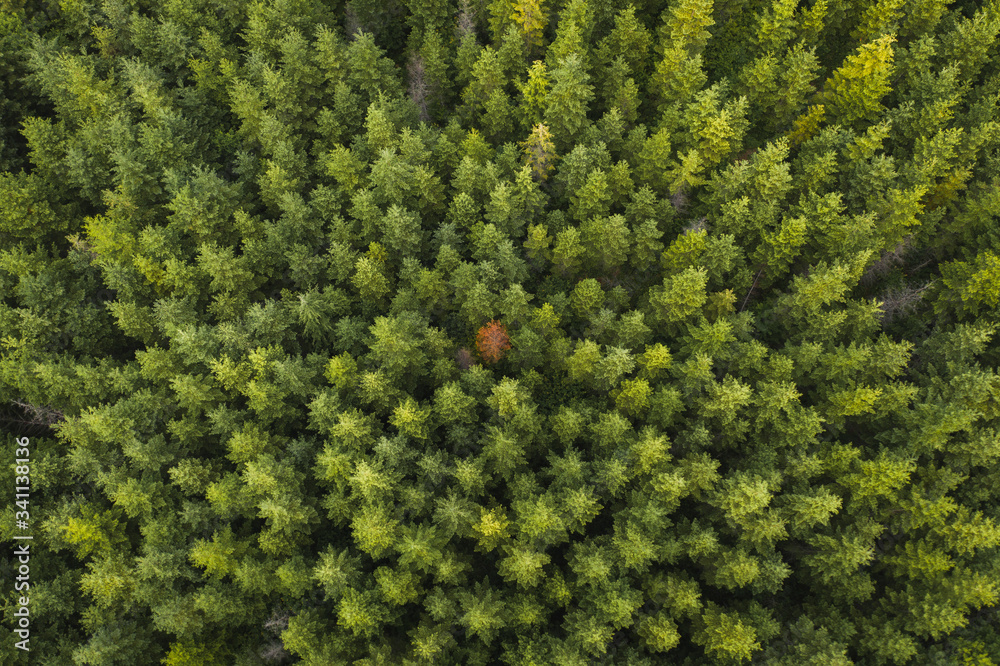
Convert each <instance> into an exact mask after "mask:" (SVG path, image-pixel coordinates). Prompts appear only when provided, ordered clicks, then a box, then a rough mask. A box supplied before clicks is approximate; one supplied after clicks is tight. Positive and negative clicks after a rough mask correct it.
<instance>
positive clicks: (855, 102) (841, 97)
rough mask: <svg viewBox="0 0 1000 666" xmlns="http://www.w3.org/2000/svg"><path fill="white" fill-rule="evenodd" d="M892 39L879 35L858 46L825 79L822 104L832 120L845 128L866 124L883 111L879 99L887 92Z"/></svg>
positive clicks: (891, 56) (889, 88)
mask: <svg viewBox="0 0 1000 666" xmlns="http://www.w3.org/2000/svg"><path fill="white" fill-rule="evenodd" d="M895 41H896V39H895V37H894V36H892V35H882V36H881V37H878V38H877V39H874V40H872V41H871V42H868V43H865V44H862V45H861V46H860V47H858V49H857V53H856V54H854V55H851V56H850V57H848V59H847V61H846V63H845V64H844V66H842V67H840V68H839V69H837V71H835V72H834V73H833V76H832V77H830V78H829V79H827V81H826V84H825V90H824V92H823V104H824V106H825V107H826V109H827V110H828V111H829V112H830V113H831V114H832V115H833V117H834V118H835V119H836V120H837V121H839V122H842V123H844V124H845V125H853V124H854V123H855V122H856V121H859V120H867V119H870V118H872V117H873V116H875V115H876V114H877V113H879V112H880V111H881V110H882V109H883V108H884V107H883V106H882V104H881V101H882V99H883V98H884V97H885V96H886V95H887V94H889V91H890V90H891V86H890V81H889V79H890V76H891V74H892V59H893V51H892V44H893V42H895Z"/></svg>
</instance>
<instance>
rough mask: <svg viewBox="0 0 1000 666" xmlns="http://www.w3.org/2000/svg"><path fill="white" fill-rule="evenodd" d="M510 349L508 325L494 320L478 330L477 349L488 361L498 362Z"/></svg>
mask: <svg viewBox="0 0 1000 666" xmlns="http://www.w3.org/2000/svg"><path fill="white" fill-rule="evenodd" d="M508 349H510V337H509V336H508V335H507V327H506V326H504V325H503V324H501V323H500V322H498V321H496V320H493V321H490V322H489V323H488V324H486V325H485V326H483V327H482V328H480V329H479V331H477V332H476V351H478V352H479V356H480V357H482V359H483V360H484V361H486V362H488V363H496V362H497V361H499V360H500V359H501V358H503V354H504V352H505V351H507V350H508Z"/></svg>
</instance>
